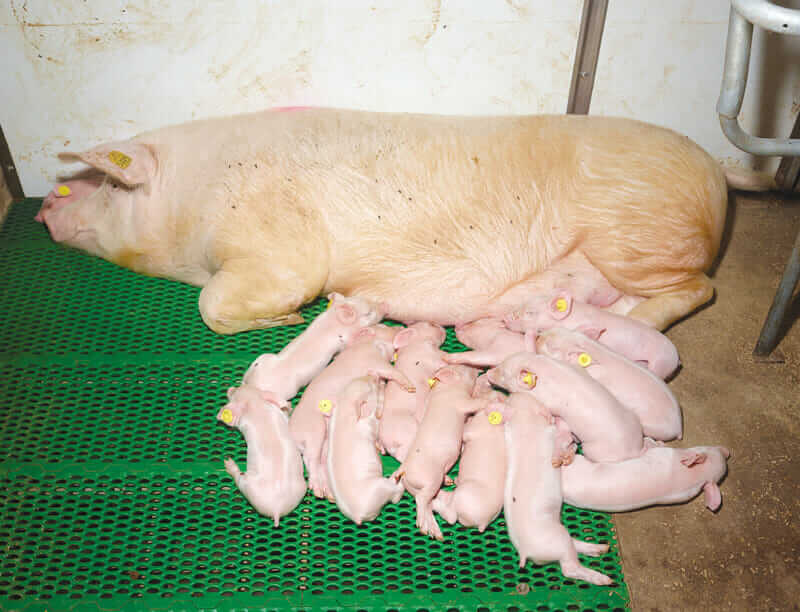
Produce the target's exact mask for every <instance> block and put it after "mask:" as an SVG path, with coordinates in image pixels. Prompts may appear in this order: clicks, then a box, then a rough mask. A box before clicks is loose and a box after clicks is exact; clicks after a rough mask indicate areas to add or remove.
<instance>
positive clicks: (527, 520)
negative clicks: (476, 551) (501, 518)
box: [503, 393, 612, 584]
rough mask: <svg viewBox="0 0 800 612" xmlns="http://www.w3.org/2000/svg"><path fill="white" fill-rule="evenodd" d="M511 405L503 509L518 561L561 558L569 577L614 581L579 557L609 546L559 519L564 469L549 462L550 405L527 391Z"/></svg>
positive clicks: (551, 448)
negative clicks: (580, 535) (573, 531)
mask: <svg viewBox="0 0 800 612" xmlns="http://www.w3.org/2000/svg"><path fill="white" fill-rule="evenodd" d="M507 404H508V409H507V411H506V412H507V417H506V424H505V432H504V433H505V441H506V452H507V453H508V469H507V471H506V478H505V489H504V501H503V512H504V515H505V519H506V525H507V527H508V535H509V537H510V539H511V543H512V544H514V547H515V548H516V549H517V552H518V553H519V566H520V567H524V566H525V562H526V561H527V559H532V560H533V562H534V563H536V564H539V565H543V564H545V563H551V562H553V561H558V562H559V563H560V564H561V572H562V573H563V574H564V576H565V577H567V578H577V579H580V580H586V581H587V582H591V583H592V584H611V582H612V580H611V578H609V577H608V576H606V575H605V574H601V573H600V572H596V571H594V570H592V569H589V568H588V567H584V566H583V565H581V563H580V561H579V560H578V553H582V554H585V555H592V556H599V555H602V554H604V553H606V552H607V551H608V545H607V544H592V543H589V542H583V541H581V540H576V539H574V538H572V537H570V535H569V532H568V531H567V529H566V528H565V527H564V525H562V524H561V503H562V492H561V470H562V469H563V468H555V467H553V466H552V465H551V462H550V458H551V456H552V455H553V451H554V444H555V436H556V428H555V425H554V424H553V422H552V417H551V416H550V414H549V412H548V410H547V409H546V408H545V407H544V406H543V405H542V404H540V403H539V402H538V401H537V400H536V399H535V398H534V397H533V396H531V395H530V394H527V393H512V394H511V396H510V397H509V398H508V401H507Z"/></svg>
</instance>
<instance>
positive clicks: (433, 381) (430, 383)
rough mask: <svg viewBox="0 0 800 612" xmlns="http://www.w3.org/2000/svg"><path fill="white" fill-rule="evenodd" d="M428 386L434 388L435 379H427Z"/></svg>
mask: <svg viewBox="0 0 800 612" xmlns="http://www.w3.org/2000/svg"><path fill="white" fill-rule="evenodd" d="M428 386H429V387H430V388H431V389H433V387H434V386H436V379H435V378H429V379H428Z"/></svg>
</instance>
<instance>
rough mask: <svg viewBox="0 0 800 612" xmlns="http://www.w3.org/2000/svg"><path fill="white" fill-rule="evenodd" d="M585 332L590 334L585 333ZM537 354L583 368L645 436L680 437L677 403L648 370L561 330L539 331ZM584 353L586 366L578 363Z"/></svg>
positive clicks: (573, 332) (580, 337) (658, 437)
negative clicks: (638, 424) (627, 412)
mask: <svg viewBox="0 0 800 612" xmlns="http://www.w3.org/2000/svg"><path fill="white" fill-rule="evenodd" d="M585 333H590V332H589V330H585ZM536 352H537V353H539V354H540V355H547V356H548V357H552V358H553V359H558V360H559V361H563V362H566V363H569V364H572V365H573V366H574V367H577V368H581V369H583V371H584V372H586V373H587V374H589V376H591V377H592V378H594V379H595V380H596V381H598V382H599V383H601V384H602V385H603V386H604V387H605V388H606V389H608V390H609V391H610V392H611V394H612V395H613V396H614V397H616V398H617V399H618V400H619V401H620V402H621V403H622V405H623V406H625V407H626V408H627V409H628V410H631V411H632V412H633V413H634V414H636V416H637V417H639V421H640V422H641V423H642V431H643V432H644V435H646V436H649V437H651V438H654V439H656V440H673V439H675V438H680V437H681V436H682V435H683V427H682V424H681V408H680V405H679V404H678V400H677V399H676V398H675V395H673V393H672V391H670V389H669V387H668V386H667V385H666V384H665V383H664V381H663V380H661V379H660V378H659V377H658V376H656V375H655V374H654V373H653V372H651V371H650V370H648V369H646V368H644V367H642V366H640V365H639V364H637V363H634V362H632V361H630V360H629V359H626V358H625V357H623V356H622V355H620V354H619V353H616V352H615V351H612V350H611V349H609V348H608V347H606V346H604V345H602V344H600V343H599V342H596V341H595V340H593V339H591V338H590V337H588V336H587V335H584V334H582V333H579V332H576V331H572V330H569V329H566V328H563V327H554V328H553V329H549V330H546V331H544V332H542V333H541V334H540V335H539V336H538V337H537V338H536ZM583 354H585V355H588V356H589V357H590V358H591V361H590V363H589V364H588V365H587V366H586V367H582V366H581V365H580V363H579V359H580V356H581V355H583Z"/></svg>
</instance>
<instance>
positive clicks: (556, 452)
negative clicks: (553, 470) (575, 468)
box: [552, 417, 578, 467]
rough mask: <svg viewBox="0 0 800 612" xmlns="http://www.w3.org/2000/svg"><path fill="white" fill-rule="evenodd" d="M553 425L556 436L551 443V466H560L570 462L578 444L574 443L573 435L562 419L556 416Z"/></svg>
mask: <svg viewBox="0 0 800 612" xmlns="http://www.w3.org/2000/svg"><path fill="white" fill-rule="evenodd" d="M555 426H556V436H555V440H554V444H553V458H552V464H553V467H561V466H562V465H569V464H570V463H572V460H573V459H574V458H575V452H576V451H577V448H578V445H577V444H576V443H575V437H574V436H573V435H572V431H571V430H570V428H569V425H567V422H566V421H565V420H564V419H562V418H560V417H556V418H555Z"/></svg>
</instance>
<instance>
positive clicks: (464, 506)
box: [432, 391, 506, 532]
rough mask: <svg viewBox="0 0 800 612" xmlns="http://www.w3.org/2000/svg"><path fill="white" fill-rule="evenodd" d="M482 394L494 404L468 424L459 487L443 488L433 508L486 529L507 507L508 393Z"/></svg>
mask: <svg viewBox="0 0 800 612" xmlns="http://www.w3.org/2000/svg"><path fill="white" fill-rule="evenodd" d="M480 397H481V399H488V400H489V401H490V402H491V403H489V404H488V405H487V406H486V407H484V408H483V409H481V410H480V411H478V412H476V413H475V414H474V415H473V416H471V417H470V418H469V419H468V420H467V423H466V425H465V426H464V436H463V443H464V444H463V449H462V451H461V458H460V459H459V461H458V477H457V478H456V488H455V489H454V490H452V491H439V493H438V494H437V495H436V497H434V498H433V503H432V507H433V510H434V512H437V513H438V514H439V515H441V516H442V518H444V520H446V521H447V522H448V523H450V524H451V525H452V524H453V523H455V522H456V521H458V522H459V523H461V524H462V525H464V526H465V527H477V528H478V531H480V532H483V531H484V530H485V529H486V527H487V526H488V525H489V523H491V522H492V521H493V520H494V519H495V518H497V515H498V514H500V511H501V510H502V509H503V483H504V482H505V473H506V443H505V437H504V434H503V429H504V428H503V415H504V404H505V396H504V395H503V394H502V393H500V392H498V391H489V392H488V393H485V394H483V395H481V396H480Z"/></svg>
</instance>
